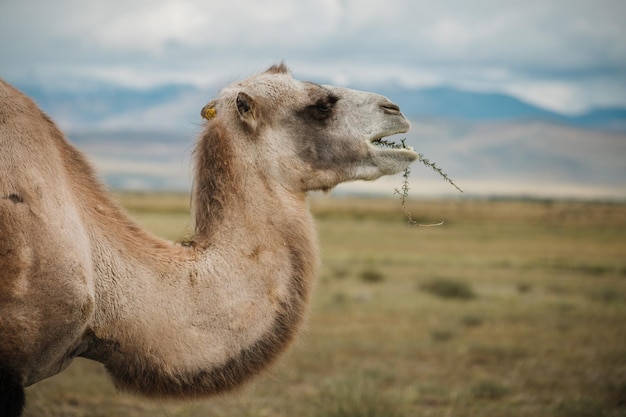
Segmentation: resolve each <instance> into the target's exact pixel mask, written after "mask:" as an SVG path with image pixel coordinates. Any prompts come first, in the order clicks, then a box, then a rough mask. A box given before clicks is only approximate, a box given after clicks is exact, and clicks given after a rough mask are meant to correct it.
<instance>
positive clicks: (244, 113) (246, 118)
mask: <svg viewBox="0 0 626 417" xmlns="http://www.w3.org/2000/svg"><path fill="white" fill-rule="evenodd" d="M256 107H257V104H256V102H255V101H254V99H253V98H252V97H250V95H248V94H246V93H244V92H243V91H241V92H239V94H237V113H239V118H241V121H243V122H244V123H245V124H246V125H247V126H248V128H249V129H250V130H252V131H254V130H256V127H257V120H256V119H257V108H256Z"/></svg>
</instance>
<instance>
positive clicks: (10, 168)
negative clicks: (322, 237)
mask: <svg viewBox="0 0 626 417" xmlns="http://www.w3.org/2000/svg"><path fill="white" fill-rule="evenodd" d="M202 115H203V117H204V118H205V119H206V120H205V121H204V125H203V128H202V129H203V130H202V132H201V134H200V135H199V139H198V142H197V145H196V148H195V150H194V154H193V157H194V159H195V164H194V180H193V188H192V198H191V201H192V203H191V204H192V213H193V221H194V235H193V236H192V238H191V239H190V241H189V242H185V243H184V244H183V243H174V242H169V241H166V240H164V239H161V238H158V237H155V236H153V235H152V234H150V233H148V232H146V231H144V230H142V229H140V228H139V227H138V226H137V225H136V223H135V222H134V221H133V220H131V219H130V218H129V217H128V216H127V215H126V214H125V212H124V211H123V210H122V208H121V207H120V206H119V205H118V204H117V203H115V202H114V200H113V199H112V198H111V197H110V196H109V194H108V193H107V191H106V189H105V187H104V186H103V185H101V183H100V182H99V180H98V179H97V178H96V175H95V173H94V170H93V169H92V167H91V166H90V164H89V163H88V162H87V160H86V158H85V157H84V156H83V155H82V154H81V153H80V152H79V151H78V150H77V149H76V148H74V147H73V146H72V145H71V144H70V143H69V142H68V141H67V140H66V139H65V137H64V135H63V134H62V133H61V132H60V131H59V129H58V128H57V127H56V126H55V124H54V123H53V122H52V121H51V119H50V118H49V117H48V116H47V115H46V114H44V113H43V112H42V111H41V110H40V109H39V108H38V107H37V106H36V105H35V104H34V103H33V101H31V100H30V99H29V98H27V97H25V96H24V95H23V94H22V93H20V92H19V91H18V90H16V89H14V88H13V87H11V86H10V85H8V84H7V83H5V82H4V81H0V169H1V173H0V410H3V415H4V416H9V417H13V416H20V415H21V413H22V410H23V407H24V402H25V400H24V398H25V395H24V388H25V387H28V386H30V385H32V384H34V383H36V382H38V381H41V380H42V379H44V378H47V377H50V376H52V375H55V374H57V373H59V372H61V371H62V370H63V369H64V368H66V367H67V366H68V365H69V364H70V362H71V361H72V360H73V358H75V357H84V358H88V359H92V360H95V361H98V362H101V363H102V364H104V366H105V367H106V369H107V371H108V374H109V375H110V377H111V378H112V380H113V382H114V384H115V385H116V387H117V388H119V389H121V390H127V391H130V392H134V393H138V394H143V395H146V396H151V397H160V398H161V397H165V398H167V397H169V398H197V397H204V396H210V395H212V394H216V393H219V392H222V391H225V390H229V389H232V388H235V387H237V386H240V385H241V384H242V383H244V382H245V381H247V380H248V379H249V378H250V377H251V376H253V375H255V374H258V373H259V371H261V370H262V369H264V368H266V367H267V366H268V365H269V364H271V363H272V362H273V361H274V360H275V359H276V358H277V357H278V356H279V354H280V353H281V352H283V351H284V350H285V349H286V347H287V346H289V344H290V342H291V341H292V340H293V339H294V336H295V335H296V333H297V331H298V329H299V327H300V324H301V322H302V321H303V318H304V317H305V313H306V306H307V304H308V301H309V297H310V293H311V290H312V285H313V283H314V279H315V274H316V271H317V269H318V264H319V260H318V250H317V242H316V240H317V237H316V232H315V229H314V224H313V219H312V216H311V214H310V212H309V209H308V205H307V194H308V193H309V192H310V191H314V190H330V189H332V188H333V187H335V186H336V185H337V184H339V183H342V182H345V181H353V180H374V179H376V178H378V177H381V176H383V175H391V174H394V173H397V172H400V171H402V170H404V169H405V168H406V167H408V166H409V164H410V163H411V162H413V161H414V160H415V159H416V158H417V154H416V153H415V152H414V151H413V150H412V149H390V148H384V147H379V146H377V145H376V142H377V140H379V139H380V138H383V137H387V136H390V135H393V134H397V133H402V132H406V131H407V130H408V129H409V122H408V121H407V120H406V119H405V117H404V116H403V115H402V113H401V112H400V109H399V107H398V106H397V105H395V104H393V103H392V102H391V101H389V100H388V99H387V98H385V97H383V96H380V95H377V94H374V93H369V92H362V91H356V90H351V89H347V88H342V87H335V86H322V85H318V84H315V83H312V82H302V81H298V80H296V79H294V78H293V77H292V75H291V72H290V70H289V69H288V68H287V67H286V66H285V65H284V64H279V65H274V66H272V67H270V68H269V69H267V70H266V71H265V72H262V73H259V74H256V75H253V76H251V77H249V78H247V79H245V80H243V81H240V82H236V83H233V84H231V85H230V86H228V87H225V88H224V89H223V90H221V91H220V93H219V94H218V97H217V98H216V99H215V100H212V101H211V102H209V103H208V104H207V105H206V106H205V107H204V109H203V110H202Z"/></svg>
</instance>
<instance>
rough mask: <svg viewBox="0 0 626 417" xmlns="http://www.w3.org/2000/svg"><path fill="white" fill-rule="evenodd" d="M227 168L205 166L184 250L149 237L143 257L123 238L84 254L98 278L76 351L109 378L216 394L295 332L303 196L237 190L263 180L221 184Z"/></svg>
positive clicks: (306, 264)
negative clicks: (84, 339) (192, 234)
mask: <svg viewBox="0 0 626 417" xmlns="http://www.w3.org/2000/svg"><path fill="white" fill-rule="evenodd" d="M217 152H218V153H219V152H221V155H222V156H225V154H224V152H225V151H220V150H218V151H217ZM227 161H228V160H227ZM205 162H207V161H205ZM209 162H210V163H211V164H216V163H217V161H209ZM201 163H203V162H201ZM234 167H235V165H234V164H232V165H231V164H228V163H226V164H221V165H219V166H217V168H216V167H215V166H212V169H211V170H209V171H204V174H205V175H206V176H205V177H200V179H199V182H198V183H197V184H196V187H198V186H199V190H203V191H204V192H205V193H206V194H207V195H200V196H199V195H196V196H194V203H195V205H196V207H195V210H196V222H197V225H196V226H197V236H196V240H197V243H196V245H195V247H193V248H187V249H185V248H181V247H179V246H172V247H170V248H169V249H165V248H160V247H157V248H156V249H155V245H154V244H152V243H151V245H152V248H153V249H154V250H152V251H148V252H147V253H145V254H144V253H142V252H141V251H140V250H137V249H132V250H131V249H130V246H137V245H138V244H139V242H133V243H132V244H131V245H129V244H128V241H129V240H131V239H130V237H127V238H126V239H123V241H121V242H120V241H115V242H105V243H106V244H102V245H100V246H98V247H97V248H96V250H95V251H94V259H95V261H96V264H97V265H96V268H95V270H96V271H99V272H100V274H101V276H99V277H97V279H96V293H97V297H96V303H97V308H96V316H95V319H94V325H93V326H92V327H91V328H90V329H89V334H90V338H91V341H90V349H89V351H88V352H87V353H85V354H84V356H87V357H91V358H93V359H96V360H99V361H101V362H103V363H105V365H106V366H107V368H108V369H109V371H110V372H111V374H112V376H113V379H114V381H115V382H116V384H118V385H119V386H120V387H123V388H126V389H130V390H132V391H135V392H141V393H143V394H148V395H150V394H152V395H159V396H168V395H170V396H174V395H175V396H180V395H186V396H196V395H206V394H209V393H212V392H219V391H222V390H224V389H228V388H231V387H234V386H236V385H238V384H240V383H241V382H242V381H243V380H245V379H247V378H248V377H250V376H252V375H253V374H255V373H257V372H258V371H260V370H261V369H262V368H264V367H266V366H267V365H268V364H270V363H271V362H272V361H273V359H275V358H276V357H277V356H278V354H279V353H280V352H281V351H282V350H283V349H285V348H286V347H287V345H288V344H289V342H290V341H291V340H292V338H293V337H294V335H295V333H296V331H297V328H298V327H299V326H298V325H299V323H300V322H301V321H302V319H303V316H304V313H305V305H306V304H307V300H308V296H309V291H310V287H311V284H312V281H313V277H314V275H315V271H316V268H317V263H318V262H317V258H316V256H317V255H316V254H317V248H316V237H315V232H314V228H313V223H312V219H311V217H310V214H309V212H308V209H307V207H306V201H305V199H304V196H292V195H289V194H287V193H285V192H283V193H282V194H281V193H280V191H276V192H271V193H270V192H266V193H263V194H261V196H258V197H253V196H252V195H250V196H248V195H242V194H241V192H242V191H244V190H243V189H242V188H241V187H243V186H246V185H255V186H258V185H259V184H260V183H262V182H263V181H262V180H260V179H255V177H254V176H252V175H244V174H240V175H236V177H237V178H238V180H237V181H239V183H238V184H237V183H233V182H231V183H227V182H226V180H227V178H224V177H220V176H222V175H226V174H227V173H228V172H229V171H228V170H230V169H232V168H234ZM205 168H207V166H206V165H205ZM220 169H223V170H226V171H225V172H220ZM207 172H208V175H207ZM231 174H232V172H231ZM207 182H208V184H207ZM223 186H227V187H228V188H226V190H229V191H230V192H231V194H228V193H225V192H224V191H223V190H224V188H222V187H223ZM250 190H254V188H250ZM196 192H198V189H197V190H196ZM254 192H258V189H257V190H255V191H254ZM102 240H103V239H96V241H102ZM104 240H106V239H104ZM149 246H150V245H149ZM157 246H158V245H157ZM168 252H169V254H170V256H168ZM171 255H173V256H171Z"/></svg>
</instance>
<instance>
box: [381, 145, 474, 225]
mask: <svg viewBox="0 0 626 417" xmlns="http://www.w3.org/2000/svg"><path fill="white" fill-rule="evenodd" d="M405 140H406V139H402V140H401V141H400V144H397V143H395V142H390V141H388V140H385V139H378V140H377V141H376V143H377V144H379V145H382V146H386V147H389V148H394V149H409V147H408V146H406V143H405ZM417 159H418V160H419V161H420V162H421V163H422V164H424V165H426V166H427V167H428V168H430V169H432V170H433V171H435V172H436V173H437V174H439V175H441V176H442V177H443V179H444V180H445V181H446V182H448V183H450V184H451V185H452V186H453V187H454V188H456V189H457V190H459V191H460V192H463V190H461V188H459V187H458V186H457V185H456V184H455V183H454V181H452V179H451V178H450V177H449V176H448V174H446V173H445V172H443V170H442V169H441V168H439V167H438V166H437V164H436V163H435V162H431V161H430V160H428V159H426V158H424V155H422V154H421V153H420V154H417ZM410 175H411V168H409V167H407V168H406V169H405V170H404V173H403V174H402V178H403V180H402V187H400V188H399V189H398V188H396V189H394V194H397V195H399V196H400V201H401V202H402V210H403V211H404V215H405V216H406V221H407V223H408V224H410V225H412V226H416V225H419V226H441V225H442V224H443V221H442V222H440V223H434V224H420V223H418V222H417V221H415V220H414V219H413V217H411V212H410V211H409V209H408V208H407V206H406V202H407V199H408V198H409V190H410V186H409V176H410Z"/></svg>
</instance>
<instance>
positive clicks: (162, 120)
mask: <svg viewBox="0 0 626 417" xmlns="http://www.w3.org/2000/svg"><path fill="white" fill-rule="evenodd" d="M17 87H18V88H20V89H21V90H22V91H24V92H25V93H26V94H28V95H29V96H30V97H32V98H34V99H35V101H36V102H37V103H38V104H39V105H40V106H41V107H43V108H44V109H46V110H47V111H48V112H49V113H50V114H51V115H52V116H53V117H55V118H56V119H57V120H60V122H61V124H62V125H67V126H68V127H82V128H97V127H103V128H112V127H113V128H123V129H124V128H130V129H134V128H137V127H149V126H159V125H166V126H167V127H175V126H176V125H177V124H178V125H179V127H181V128H183V127H184V125H183V124H184V123H187V124H188V123H189V122H190V120H189V119H190V117H189V116H187V117H183V118H182V119H176V120H177V121H174V120H172V118H171V117H169V116H170V115H172V116H183V115H184V114H185V113H186V112H189V113H188V114H190V115H192V117H191V118H192V119H195V118H196V115H197V113H198V111H199V109H201V108H202V106H203V105H204V104H205V103H206V102H207V101H209V100H210V99H211V98H213V97H215V95H216V93H217V90H218V89H219V88H218V87H217V86H215V87H211V88H204V89H200V88H196V87H193V86H191V85H181V84H169V85H163V86H158V87H153V88H146V89H138V88H129V87H124V86H120V85H113V84H102V83H101V84H89V85H87V86H86V87H83V88H66V89H58V88H56V89H55V88H51V87H49V86H42V85H37V84H23V85H17ZM357 88H360V89H363V90H369V88H368V87H367V86H362V87H357ZM375 91H377V92H380V93H381V94H383V95H385V96H387V97H389V98H390V99H391V100H392V101H394V102H396V103H397V104H399V105H400V108H401V109H402V112H403V113H404V114H405V115H406V116H407V117H409V118H421V119H443V120H460V121H472V122H485V121H520V120H542V121H549V122H557V123H564V124H571V125H574V126H579V127H585V128H592V129H602V130H609V131H619V132H626V107H624V108H622V107H607V108H593V109H590V110H588V111H587V112H585V113H583V114H578V115H567V114H562V113H558V112H555V111H551V110H548V109H545V108H541V107H538V106H535V105H533V104H530V103H528V102H525V101H522V100H520V99H518V98H515V97H513V96H510V95H506V94H502V93H487V92H474V91H464V90H459V89H454V88H450V87H435V88H425V89H422V88H401V87H393V86H391V87H381V88H379V89H376V90H375ZM192 109H195V111H194V110H192ZM172 110H174V114H172ZM159 113H163V114H159ZM163 116H165V117H163ZM146 124H147V125H148V126H142V125H146Z"/></svg>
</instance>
